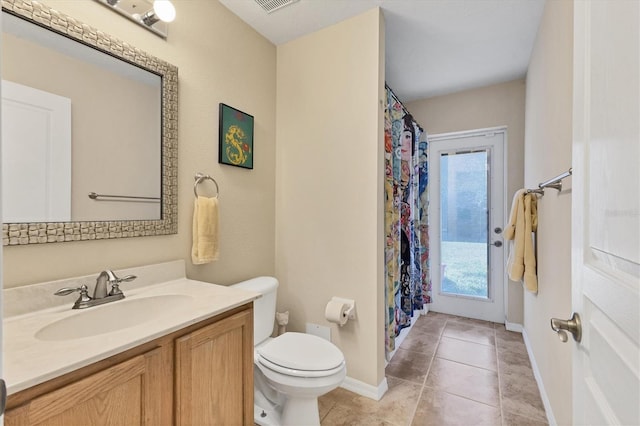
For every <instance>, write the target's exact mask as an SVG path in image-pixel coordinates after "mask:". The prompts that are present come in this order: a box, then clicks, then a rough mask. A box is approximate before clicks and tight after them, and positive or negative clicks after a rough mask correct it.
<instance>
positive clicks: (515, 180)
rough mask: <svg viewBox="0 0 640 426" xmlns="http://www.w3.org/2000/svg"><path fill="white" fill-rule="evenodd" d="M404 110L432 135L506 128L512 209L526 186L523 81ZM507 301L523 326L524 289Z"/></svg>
mask: <svg viewBox="0 0 640 426" xmlns="http://www.w3.org/2000/svg"><path fill="white" fill-rule="evenodd" d="M405 106H406V107H407V109H408V110H409V111H410V112H411V114H413V116H414V117H415V119H416V120H417V121H418V123H420V125H421V126H423V127H424V129H425V130H426V131H427V132H428V133H429V134H430V135H435V134H438V133H449V132H458V131H463V130H474V129H482V128H487V127H497V126H505V125H506V126H507V146H506V148H507V170H506V182H507V209H509V208H510V206H511V199H512V197H513V194H514V193H515V192H516V191H517V190H518V189H520V188H522V186H523V176H524V133H525V132H524V117H525V112H524V106H525V81H524V80H515V81H510V82H507V83H501V84H494V85H491V86H487V87H482V88H478V89H472V90H465V91H462V92H458V93H453V94H450V95H443V96H437V97H433V98H428V99H422V100H417V101H413V102H407V103H406V104H405ZM505 217H508V216H505ZM505 298H506V300H507V312H506V317H507V321H509V322H511V323H517V324H522V322H523V290H522V285H521V284H519V283H514V282H511V281H510V282H509V285H508V288H507V295H506V297H505Z"/></svg>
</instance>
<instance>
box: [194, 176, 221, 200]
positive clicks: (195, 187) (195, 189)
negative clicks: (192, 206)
mask: <svg viewBox="0 0 640 426" xmlns="http://www.w3.org/2000/svg"><path fill="white" fill-rule="evenodd" d="M193 178H194V179H195V181H196V182H195V183H194V184H193V193H194V194H195V196H196V198H197V197H198V184H199V183H200V182H202V181H203V180H210V181H212V182H213V183H214V185H215V186H216V195H215V196H214V197H215V198H218V194H220V187H218V182H216V180H215V179H214V178H212V177H211V176H209V175H205V174H204V173H200V172H198V173H196V175H195V176H194V177H193Z"/></svg>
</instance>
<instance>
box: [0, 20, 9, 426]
mask: <svg viewBox="0 0 640 426" xmlns="http://www.w3.org/2000/svg"><path fill="white" fill-rule="evenodd" d="M0 34H2V19H0ZM1 74H2V72H1V71H0V81H2V75H1ZM0 99H2V85H0ZM2 125H3V122H2V102H0V129H1V128H2ZM2 195H3V194H2V132H0V222H3V216H2V204H3V203H2ZM2 259H3V254H2V246H1V245H0V408H1V409H0V426H3V425H4V406H5V402H6V398H7V395H6V393H7V392H6V387H5V382H4V376H3V372H2V366H3V364H4V363H3V361H2V360H3V355H4V352H3V350H2V342H3V341H4V337H3V333H2V328H3V321H4V312H3V310H2V306H3V302H2V294H3V291H2V289H3V288H4V284H3V282H2V277H3V271H4V269H3V266H2V261H3V260H2Z"/></svg>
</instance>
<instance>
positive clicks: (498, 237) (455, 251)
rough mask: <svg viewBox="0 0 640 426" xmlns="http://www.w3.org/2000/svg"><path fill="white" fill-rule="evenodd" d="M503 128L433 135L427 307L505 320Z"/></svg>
mask: <svg viewBox="0 0 640 426" xmlns="http://www.w3.org/2000/svg"><path fill="white" fill-rule="evenodd" d="M505 139H506V129H505V128H494V129H483V130H478V131H472V132H458V133H448V134H441V135H433V136H429V176H430V179H431V182H430V184H429V200H430V201H429V233H430V255H431V268H430V269H431V279H432V285H433V302H432V304H431V305H430V306H429V310H432V311H435V312H443V313H448V314H453V315H460V316H464V317H469V318H476V319H482V320H486V321H494V322H499V323H502V322H504V283H505V279H504V264H505V248H504V246H503V241H502V229H503V228H504V211H505V206H504V197H505V189H504V142H505Z"/></svg>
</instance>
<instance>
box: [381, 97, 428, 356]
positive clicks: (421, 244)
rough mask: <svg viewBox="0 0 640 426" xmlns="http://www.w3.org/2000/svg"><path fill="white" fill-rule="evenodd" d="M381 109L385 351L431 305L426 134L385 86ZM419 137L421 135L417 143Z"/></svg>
mask: <svg viewBox="0 0 640 426" xmlns="http://www.w3.org/2000/svg"><path fill="white" fill-rule="evenodd" d="M386 91H387V105H386V109H385V131H384V136H385V158H384V163H385V185H384V193H385V223H384V227H385V237H386V242H385V253H384V254H385V297H386V302H387V305H386V306H387V309H386V312H385V319H386V330H385V343H386V345H385V353H386V354H387V359H388V358H389V354H390V353H391V352H392V351H393V350H394V349H395V338H396V336H398V334H399V333H400V330H402V329H403V328H405V327H408V326H409V325H411V317H412V316H413V312H414V311H415V310H422V309H423V308H424V305H425V304H426V303H431V280H430V277H429V234H428V217H427V206H428V204H427V202H428V200H427V194H428V191H427V185H428V175H427V172H428V169H427V142H426V133H424V131H423V130H422V128H421V127H420V126H419V125H418V123H416V122H415V120H414V119H413V117H412V116H411V114H409V113H408V112H407V110H406V109H405V108H404V106H403V105H402V103H401V102H400V101H399V100H398V98H397V97H396V96H395V94H394V93H393V91H392V90H391V89H390V88H389V87H387V88H386ZM421 136H422V137H424V138H425V140H424V141H420V139H421Z"/></svg>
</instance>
